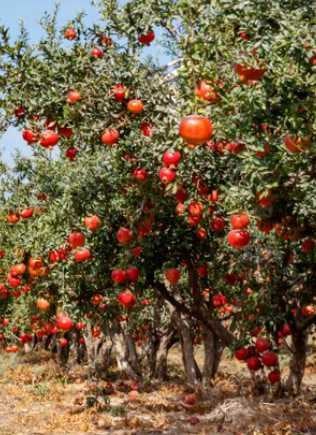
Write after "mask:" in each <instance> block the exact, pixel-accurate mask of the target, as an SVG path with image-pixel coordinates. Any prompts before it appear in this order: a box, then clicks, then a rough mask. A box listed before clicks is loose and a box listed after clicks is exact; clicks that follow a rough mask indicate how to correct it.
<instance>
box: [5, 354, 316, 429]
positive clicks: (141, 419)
mask: <svg viewBox="0 0 316 435" xmlns="http://www.w3.org/2000/svg"><path fill="white" fill-rule="evenodd" d="M198 352H201V351H200V350H198ZM200 357H201V354H200V355H198V359H199V358H200ZM179 358H180V357H179V353H178V352H177V351H176V350H175V351H173V352H172V355H171V361H170V362H171V364H172V366H173V368H174V370H175V371H174V373H175V374H177V373H178V374H180V372H181V370H180V368H179V367H180V366H179ZM177 379H178V377H175V381H170V382H169V383H165V384H162V385H158V386H157V387H156V388H155V389H154V390H153V391H148V390H147V391H146V392H140V393H138V394H137V395H136V396H135V397H131V395H130V393H129V392H128V391H129V387H128V383H125V384H122V382H121V383H120V384H119V383H116V384H114V392H112V393H111V394H109V396H108V398H109V403H108V404H107V403H105V404H103V406H92V407H91V408H86V407H85V406H84V402H85V398H86V396H87V395H89V388H91V386H89V385H88V383H87V381H86V380H85V372H84V369H83V368H81V367H77V368H75V369H74V370H73V371H72V373H70V374H69V373H68V374H65V373H64V372H63V371H62V370H61V369H59V368H58V367H57V366H56V365H55V363H54V362H53V361H52V360H51V359H49V356H48V355H47V354H45V353H37V354H33V355H31V356H29V355H28V356H27V357H24V358H23V359H22V360H21V358H19V357H16V356H3V355H2V356H0V435H19V434H21V435H22V434H23V435H26V434H33V435H35V434H36V435H39V434H45V435H66V434H73V435H81V434H91V435H92V434H95V435H97V434H116V435H119V434H120V435H123V434H137V435H145V434H170V435H171V434H174V435H185V434H191V433H194V434H201V435H202V434H204V435H213V434H214V435H215V434H224V435H225V434H227V435H230V434H232V435H247V434H249V435H261V434H262V435H281V434H283V435H292V434H293V435H294V434H295V435H300V434H313V435H314V434H316V375H315V365H314V364H312V363H310V366H309V368H308V374H307V377H306V381H305V382H306V383H308V384H309V390H308V389H305V394H304V395H302V396H301V397H298V398H296V399H295V400H290V399H282V400H278V401H276V402H272V401H270V400H269V398H267V397H266V398H262V397H261V398H253V397H252V396H251V393H250V388H249V381H248V378H247V376H246V373H244V372H243V370H242V369H241V366H240V365H239V364H238V363H235V362H234V361H230V360H228V359H225V360H224V362H223V364H222V366H221V370H220V374H219V376H218V379H217V381H216V383H215V386H214V388H213V389H212V393H211V395H210V398H209V400H207V401H203V402H198V403H197V404H196V405H195V406H193V407H192V408H190V409H186V408H184V406H183V404H182V398H183V394H184V392H185V386H184V385H183V384H181V383H180V382H178V381H177ZM104 385H105V384H104ZM108 393H110V391H109V392H108Z"/></svg>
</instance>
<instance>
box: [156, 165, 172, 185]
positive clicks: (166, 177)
mask: <svg viewBox="0 0 316 435" xmlns="http://www.w3.org/2000/svg"><path fill="white" fill-rule="evenodd" d="M159 178H160V180H161V182H162V183H163V184H169V183H172V182H173V181H174V179H175V178H176V172H175V171H173V170H172V169H169V168H166V167H163V168H161V169H160V171H159Z"/></svg>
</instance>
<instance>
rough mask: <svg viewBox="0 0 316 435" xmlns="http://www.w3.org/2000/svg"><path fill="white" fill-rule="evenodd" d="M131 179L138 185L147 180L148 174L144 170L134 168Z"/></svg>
mask: <svg viewBox="0 0 316 435" xmlns="http://www.w3.org/2000/svg"><path fill="white" fill-rule="evenodd" d="M133 177H134V178H135V179H136V180H137V181H139V182H140V183H144V182H145V181H146V180H147V178H148V172H147V170H146V169H145V168H136V169H134V171H133Z"/></svg>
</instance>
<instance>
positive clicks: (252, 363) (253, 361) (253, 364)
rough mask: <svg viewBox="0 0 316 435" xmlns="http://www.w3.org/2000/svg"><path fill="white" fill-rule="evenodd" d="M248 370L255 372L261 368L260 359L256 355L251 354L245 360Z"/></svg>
mask: <svg viewBox="0 0 316 435" xmlns="http://www.w3.org/2000/svg"><path fill="white" fill-rule="evenodd" d="M246 362H247V366H248V368H249V370H251V371H254V372H256V371H257V370H260V369H261V362H260V359H259V358H258V357H256V356H251V357H250V358H248V359H247V360H246Z"/></svg>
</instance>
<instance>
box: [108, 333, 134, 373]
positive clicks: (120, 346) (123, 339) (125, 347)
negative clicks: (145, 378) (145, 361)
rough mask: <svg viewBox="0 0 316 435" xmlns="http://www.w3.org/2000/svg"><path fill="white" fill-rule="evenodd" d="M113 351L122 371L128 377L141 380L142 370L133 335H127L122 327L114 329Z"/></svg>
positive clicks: (112, 336) (112, 334) (112, 335)
mask: <svg viewBox="0 0 316 435" xmlns="http://www.w3.org/2000/svg"><path fill="white" fill-rule="evenodd" d="M111 339H112V343H113V351H114V355H115V359H116V363H117V367H118V369H119V371H120V372H122V373H124V374H125V375H127V376H128V377H130V378H132V379H135V380H140V379H141V370H140V367H139V363H138V357H137V353H136V348H135V343H134V341H133V339H132V338H131V336H129V335H127V336H125V334H124V332H123V331H122V329H121V328H119V329H118V328H117V329H116V330H114V331H112V333H111Z"/></svg>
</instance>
